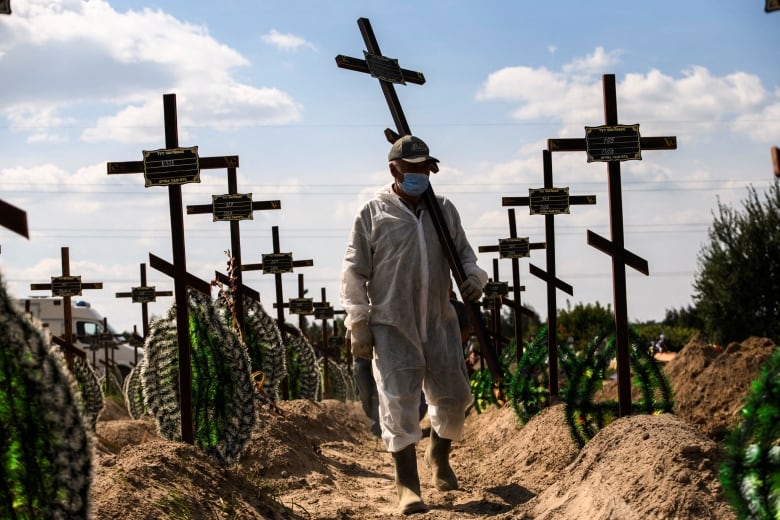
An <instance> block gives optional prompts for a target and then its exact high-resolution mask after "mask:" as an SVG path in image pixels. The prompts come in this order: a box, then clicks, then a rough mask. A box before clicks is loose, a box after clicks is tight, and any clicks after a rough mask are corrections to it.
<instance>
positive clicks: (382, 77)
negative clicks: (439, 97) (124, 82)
mask: <svg viewBox="0 0 780 520" xmlns="http://www.w3.org/2000/svg"><path fill="white" fill-rule="evenodd" d="M357 23H358V27H359V28H360V33H361V34H362V36H363V41H364V42H365V44H366V47H367V49H368V50H367V51H364V52H363V54H364V59H362V60H361V59H358V58H350V57H348V56H343V55H338V56H336V65H337V66H339V67H341V68H344V69H348V70H354V71H357V72H364V73H368V74H370V75H371V76H373V77H375V78H376V79H378V80H379V85H380V86H381V87H382V92H383V94H384V96H385V100H386V101H387V106H388V108H389V109H390V114H391V115H392V116H393V121H394V122H395V126H396V132H393V131H392V130H389V129H388V130H389V132H388V131H385V136H386V137H387V138H388V140H389V141H390V142H391V143H392V142H394V141H395V139H397V138H398V137H399V136H404V135H411V133H412V131H411V129H410V128H409V123H408V122H407V121H406V117H405V116H404V112H403V109H402V108H401V102H400V101H399V100H398V96H397V95H396V93H395V87H394V86H393V84H396V83H397V84H401V85H403V84H406V83H407V82H408V83H415V84H417V85H422V84H423V83H425V76H424V75H423V74H422V73H421V72H415V71H412V70H407V69H402V68H401V67H400V66H399V65H398V60H395V59H392V58H388V57H386V56H383V55H382V51H381V50H380V49H379V43H378V42H377V39H376V36H374V30H373V29H372V28H371V23H370V22H369V21H368V18H359V19H358V21H357ZM423 201H424V202H425V205H426V207H427V209H428V212H429V213H430V214H431V217H432V219H433V223H434V226H435V228H436V234H437V235H438V237H439V241H440V242H441V244H442V247H443V248H444V251H445V253H446V254H447V260H448V261H449V264H450V270H451V271H452V274H453V276H454V277H455V282H456V283H457V284H458V287H460V286H461V285H462V284H463V281H464V280H465V279H466V272H465V271H464V269H463V264H462V262H461V261H460V258H459V257H458V253H457V251H456V249H455V244H454V242H453V240H452V236H451V235H450V233H449V230H448V229H447V222H446V221H445V220H444V215H442V212H441V208H440V207H439V204H438V203H437V201H436V195H435V193H434V192H433V186H431V185H429V187H428V189H427V190H426V191H425V193H424V194H423ZM464 300H465V299H464ZM464 303H465V305H464V306H465V308H466V314H467V315H468V317H469V320H470V321H471V323H472V325H473V327H474V331H475V333H476V336H477V339H478V340H479V343H480V345H482V347H483V350H484V351H485V352H486V353H487V355H486V356H485V360H486V361H487V364H488V368H489V369H490V374H491V376H492V377H493V381H494V382H496V383H497V384H498V383H500V382H501V381H502V380H503V377H504V376H503V372H502V370H501V366H500V365H499V363H498V359H497V358H496V357H495V356H493V355H492V351H491V349H490V347H489V345H490V339H489V337H488V333H487V330H486V327H485V323H484V321H483V320H482V313H481V312H480V308H479V303H477V302H464Z"/></svg>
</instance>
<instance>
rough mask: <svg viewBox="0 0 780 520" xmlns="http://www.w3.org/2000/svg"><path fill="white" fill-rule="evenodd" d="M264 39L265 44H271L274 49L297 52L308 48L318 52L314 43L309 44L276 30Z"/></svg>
mask: <svg viewBox="0 0 780 520" xmlns="http://www.w3.org/2000/svg"><path fill="white" fill-rule="evenodd" d="M262 38H263V41H264V42H266V43H270V44H271V45H273V46H274V47H277V48H278V49H281V50H283V51H297V50H298V49H299V48H301V47H308V48H310V49H312V50H317V47H315V46H314V45H313V44H312V43H309V42H307V41H306V40H305V39H303V38H301V37H300V36H295V35H294V34H289V33H288V34H282V33H280V32H279V31H277V30H276V29H271V31H270V32H269V33H267V34H264V35H263V36H262Z"/></svg>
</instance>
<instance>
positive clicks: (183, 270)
mask: <svg viewBox="0 0 780 520" xmlns="http://www.w3.org/2000/svg"><path fill="white" fill-rule="evenodd" d="M163 112H164V116H165V120H164V121H165V148H164V149H161V150H152V151H144V159H143V161H127V162H109V163H108V164H107V170H108V174H109V175H116V174H126V173H143V174H144V180H145V185H146V186H147V187H149V186H167V187H168V205H169V208H170V216H171V243H172V246H173V247H172V248H173V264H172V265H173V271H172V274H171V273H167V274H169V276H173V280H174V294H175V297H176V334H177V340H178V345H179V399H180V408H181V421H182V422H181V424H182V429H181V430H182V431H181V437H182V441H184V442H186V443H188V444H192V443H193V442H194V432H193V426H192V366H191V363H192V352H191V344H190V333H189V305H188V300H187V283H188V280H189V281H191V280H192V279H193V277H192V276H191V275H189V273H187V257H186V253H185V247H184V212H183V208H182V196H181V185H182V184H186V183H190V182H200V170H202V169H216V168H230V167H234V168H237V167H238V157H237V156H222V157H198V150H197V146H195V147H190V148H180V147H179V130H178V122H177V114H176V94H164V95H163ZM151 257H152V255H151V254H150V259H151ZM155 258H156V257H155ZM158 260H160V259H158ZM158 264H159V262H158ZM150 265H151V266H152V267H153V268H155V269H157V267H155V263H154V262H151V261H150ZM207 294H208V293H207Z"/></svg>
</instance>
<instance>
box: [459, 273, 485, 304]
mask: <svg viewBox="0 0 780 520" xmlns="http://www.w3.org/2000/svg"><path fill="white" fill-rule="evenodd" d="M460 294H461V296H463V300H465V301H469V302H476V301H479V299H480V298H482V282H480V281H479V278H478V277H477V275H475V274H470V275H469V276H468V277H467V278H466V279H465V280H463V283H462V284H460Z"/></svg>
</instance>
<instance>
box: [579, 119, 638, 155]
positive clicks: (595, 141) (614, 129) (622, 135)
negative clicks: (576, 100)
mask: <svg viewBox="0 0 780 520" xmlns="http://www.w3.org/2000/svg"><path fill="white" fill-rule="evenodd" d="M639 139H640V137H639V125H602V126H586V127H585V152H586V153H587V154H588V162H609V161H631V160H642V150H641V147H640V144H639Z"/></svg>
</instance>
